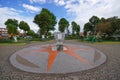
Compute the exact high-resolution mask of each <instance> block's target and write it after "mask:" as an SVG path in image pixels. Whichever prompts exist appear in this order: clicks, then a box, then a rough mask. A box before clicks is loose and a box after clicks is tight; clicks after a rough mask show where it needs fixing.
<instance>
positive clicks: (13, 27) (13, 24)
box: [5, 19, 18, 36]
mask: <svg viewBox="0 0 120 80" xmlns="http://www.w3.org/2000/svg"><path fill="white" fill-rule="evenodd" d="M5 25H6V27H7V29H8V33H9V34H10V35H11V36H13V35H16V34H17V33H18V30H17V27H18V21H17V20H16V19H8V20H7V21H6V22H5Z"/></svg>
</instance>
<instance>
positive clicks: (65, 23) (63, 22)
mask: <svg viewBox="0 0 120 80" xmlns="http://www.w3.org/2000/svg"><path fill="white" fill-rule="evenodd" d="M58 25H59V31H61V32H64V31H65V29H66V30H67V32H68V26H69V22H68V21H67V20H66V19H65V18H61V19H60V21H59V23H58Z"/></svg>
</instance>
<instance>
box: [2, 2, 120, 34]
mask: <svg viewBox="0 0 120 80" xmlns="http://www.w3.org/2000/svg"><path fill="white" fill-rule="evenodd" d="M119 3H120V0H0V28H5V27H6V26H5V25H4V23H5V21H7V19H9V18H11V19H17V20H18V21H19V22H20V21H22V20H23V21H25V22H27V23H28V24H29V26H30V28H31V29H32V30H34V31H35V32H37V31H38V29H39V27H38V26H37V25H36V24H35V23H33V20H34V17H35V15H36V14H39V13H40V11H41V10H42V8H47V9H48V10H50V11H51V12H52V13H53V14H54V15H55V16H56V19H57V22H59V20H60V19H61V18H66V19H67V20H68V21H69V23H71V22H72V21H75V22H76V23H77V24H79V25H80V27H81V32H82V31H83V26H84V24H85V23H87V22H88V21H89V19H90V18H91V17H92V16H98V17H99V18H101V17H104V18H109V17H113V16H118V17H119V18H120V5H119ZM55 28H56V30H55V31H58V24H56V25H55ZM69 29H71V25H70V27H69Z"/></svg>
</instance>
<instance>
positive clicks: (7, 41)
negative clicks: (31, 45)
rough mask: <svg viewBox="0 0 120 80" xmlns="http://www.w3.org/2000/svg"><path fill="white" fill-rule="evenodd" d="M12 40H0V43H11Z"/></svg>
mask: <svg viewBox="0 0 120 80" xmlns="http://www.w3.org/2000/svg"><path fill="white" fill-rule="evenodd" d="M12 42H13V40H11V39H0V43H12Z"/></svg>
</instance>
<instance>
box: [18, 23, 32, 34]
mask: <svg viewBox="0 0 120 80" xmlns="http://www.w3.org/2000/svg"><path fill="white" fill-rule="evenodd" d="M19 28H20V29H22V30H23V31H24V32H25V33H26V31H29V30H30V27H29V25H28V24H27V23H26V22H25V21H20V24H19Z"/></svg>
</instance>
